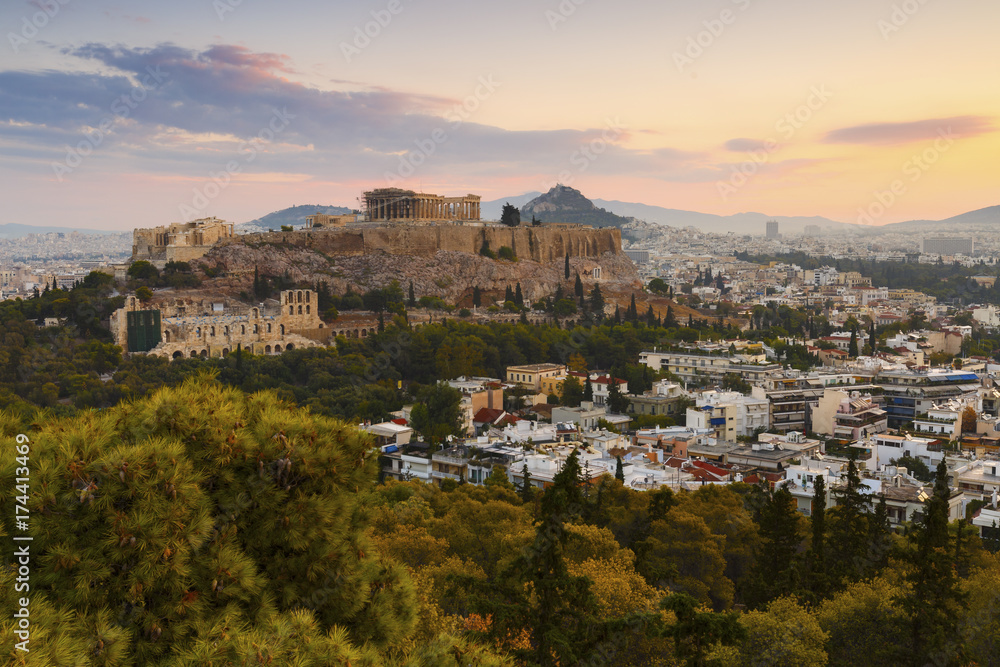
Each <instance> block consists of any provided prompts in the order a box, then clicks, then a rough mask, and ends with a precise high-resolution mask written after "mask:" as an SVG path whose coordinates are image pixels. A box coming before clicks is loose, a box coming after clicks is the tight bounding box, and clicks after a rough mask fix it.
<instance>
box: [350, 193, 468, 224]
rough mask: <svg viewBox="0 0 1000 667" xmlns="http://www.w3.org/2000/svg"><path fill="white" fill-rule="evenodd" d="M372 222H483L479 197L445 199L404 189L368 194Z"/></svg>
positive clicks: (466, 196)
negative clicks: (480, 214) (480, 218)
mask: <svg viewBox="0 0 1000 667" xmlns="http://www.w3.org/2000/svg"><path fill="white" fill-rule="evenodd" d="M364 197H365V211H366V214H367V219H368V220H372V221H375V220H400V221H402V220H479V200H480V197H479V195H465V196H464V197H444V196H441V195H431V194H427V193H424V192H414V191H413V190H402V189H400V188H379V189H377V190H371V191H369V192H366V193H364Z"/></svg>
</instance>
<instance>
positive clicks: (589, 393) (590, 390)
mask: <svg viewBox="0 0 1000 667" xmlns="http://www.w3.org/2000/svg"><path fill="white" fill-rule="evenodd" d="M583 400H585V401H593V400H594V385H593V384H591V382H590V373H589V372H588V373H587V379H586V380H584V385H583Z"/></svg>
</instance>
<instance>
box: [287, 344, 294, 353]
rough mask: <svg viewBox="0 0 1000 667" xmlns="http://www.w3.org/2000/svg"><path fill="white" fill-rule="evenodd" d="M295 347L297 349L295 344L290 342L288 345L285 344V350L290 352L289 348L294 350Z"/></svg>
mask: <svg viewBox="0 0 1000 667" xmlns="http://www.w3.org/2000/svg"><path fill="white" fill-rule="evenodd" d="M294 349H295V346H294V345H292V344H291V343H289V344H288V345H286V346H285V352H288V351H289V350H294Z"/></svg>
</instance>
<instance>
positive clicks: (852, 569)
mask: <svg viewBox="0 0 1000 667" xmlns="http://www.w3.org/2000/svg"><path fill="white" fill-rule="evenodd" d="M844 481H845V484H844V487H843V488H842V489H840V490H838V491H836V492H835V493H836V496H837V506H836V507H834V508H833V509H832V510H830V541H829V544H830V547H831V551H832V553H831V556H833V558H832V559H831V567H830V571H831V573H832V575H833V579H834V582H835V583H842V582H844V581H845V580H846V581H851V582H854V581H859V580H860V579H862V578H864V577H865V575H866V574H867V573H868V572H870V571H871V569H872V563H871V562H870V561H869V560H868V558H867V554H868V539H869V537H870V535H871V527H870V525H869V514H870V513H871V510H872V500H871V496H869V495H868V494H867V493H864V492H862V490H861V486H862V484H861V475H860V474H859V473H858V466H857V450H856V449H851V450H850V458H849V461H848V463H847V474H846V475H845V476H844Z"/></svg>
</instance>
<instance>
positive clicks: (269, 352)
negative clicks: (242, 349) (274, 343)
mask: <svg viewBox="0 0 1000 667" xmlns="http://www.w3.org/2000/svg"><path fill="white" fill-rule="evenodd" d="M264 354H271V346H270V345H266V346H265V347H264Z"/></svg>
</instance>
